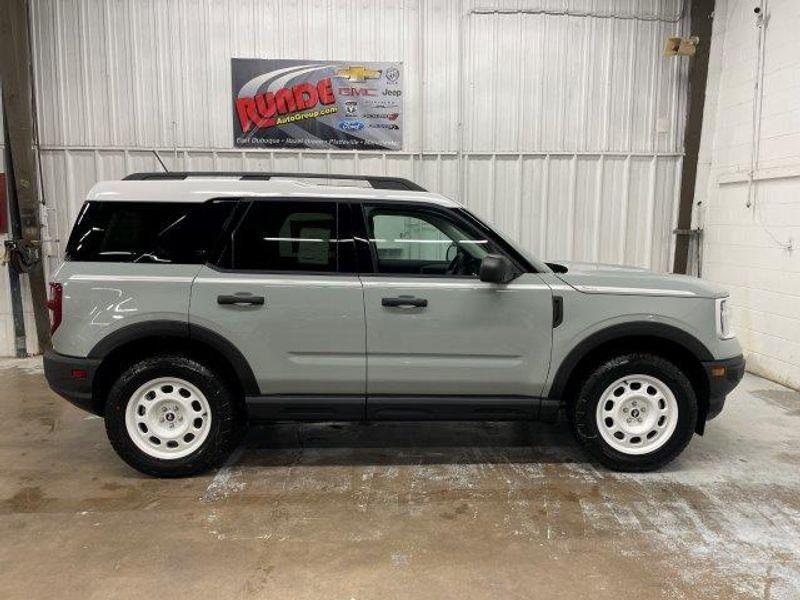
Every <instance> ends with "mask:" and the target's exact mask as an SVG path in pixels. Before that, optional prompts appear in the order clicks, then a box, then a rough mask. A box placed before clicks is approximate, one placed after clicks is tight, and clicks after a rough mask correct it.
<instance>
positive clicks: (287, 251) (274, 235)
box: [231, 201, 337, 272]
mask: <svg viewBox="0 0 800 600" xmlns="http://www.w3.org/2000/svg"><path fill="white" fill-rule="evenodd" d="M336 246H337V224H336V203H335V202H298V201H289V202H281V201H257V202H253V204H252V205H251V206H250V210H248V211H247V214H246V215H245V217H244V219H243V220H242V223H241V225H239V227H238V229H237V230H236V232H235V233H234V234H233V240H232V245H231V250H232V252H231V255H232V262H233V264H232V267H233V268H234V269H237V270H243V271H317V272H336V270H337V251H336Z"/></svg>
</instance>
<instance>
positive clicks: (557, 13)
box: [469, 0, 686, 23]
mask: <svg viewBox="0 0 800 600" xmlns="http://www.w3.org/2000/svg"><path fill="white" fill-rule="evenodd" d="M685 10H686V0H682V2H681V9H680V10H679V11H678V14H677V15H675V16H674V17H659V16H655V15H621V14H615V13H595V12H588V11H578V10H567V9H564V10H553V9H550V8H492V7H478V8H472V9H470V11H469V13H470V14H475V15H518V14H523V15H546V16H551V17H592V18H595V19H620V20H624V21H657V22H659V23H678V22H680V20H681V19H683V16H684V13H685Z"/></svg>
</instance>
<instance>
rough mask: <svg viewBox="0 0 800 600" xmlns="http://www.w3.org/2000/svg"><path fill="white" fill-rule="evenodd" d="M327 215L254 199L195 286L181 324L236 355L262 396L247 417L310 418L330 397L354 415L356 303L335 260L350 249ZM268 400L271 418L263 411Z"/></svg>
mask: <svg viewBox="0 0 800 600" xmlns="http://www.w3.org/2000/svg"><path fill="white" fill-rule="evenodd" d="M337 209H338V207H337V204H336V203H335V202H329V201H327V202H326V201H311V200H309V201H303V200H274V199H257V200H254V201H253V202H252V203H251V205H250V207H249V209H248V210H247V213H246V214H245V215H244V217H243V218H242V219H241V222H240V224H239V225H238V227H237V228H236V229H235V230H234V231H233V233H232V234H231V238H230V240H229V242H228V244H227V248H226V249H225V250H224V251H223V252H222V256H221V258H220V259H219V261H220V264H219V266H208V265H207V266H204V267H203V268H202V270H201V271H200V273H199V274H198V276H197V277H196V278H195V281H194V284H193V286H192V298H191V308H190V323H191V324H192V325H197V326H200V327H204V328H206V329H211V330H212V331H214V332H216V333H218V334H219V335H221V336H222V337H223V338H225V339H226V340H228V341H230V342H231V343H233V345H234V346H235V347H236V348H237V349H238V350H239V351H240V352H241V353H242V354H243V355H244V357H245V359H246V360H247V362H248V363H249V365H250V367H251V369H252V371H253V373H254V375H255V378H256V381H257V383H258V386H259V388H260V393H261V395H262V396H263V397H262V399H261V401H262V403H264V405H263V406H262V409H264V410H263V411H262V413H263V414H262V415H256V416H264V417H269V416H272V417H275V416H281V415H283V416H287V417H291V416H294V417H302V416H303V415H302V410H298V411H296V412H294V413H293V412H292V411H291V406H289V407H288V408H287V403H288V405H291V404H292V403H294V404H295V405H296V406H298V407H301V408H302V406H306V407H309V406H311V408H312V409H314V407H317V408H319V407H324V406H326V405H327V404H328V401H327V398H332V399H333V400H332V404H331V406H333V405H335V404H336V401H337V397H338V400H339V401H340V402H344V403H345V405H346V406H344V408H347V406H349V407H350V408H351V409H353V412H352V415H350V416H353V415H355V416H358V417H360V416H363V399H364V393H365V382H366V355H365V352H366V348H365V327H364V305H363V295H362V292H361V283H360V281H359V279H358V276H357V275H356V274H355V273H354V272H353V269H352V268H350V267H349V266H348V264H347V263H348V262H349V261H347V260H345V255H346V254H347V252H348V251H349V252H352V247H351V246H352V243H353V242H352V239H349V240H347V239H342V238H343V237H345V235H344V234H342V235H340V231H339V228H338V221H339V219H338V217H337ZM343 221H344V222H345V223H349V218H347V219H343ZM287 395H289V396H291V397H287ZM270 398H272V399H277V400H276V402H277V404H279V405H280V409H281V410H280V411H277V412H276V411H273V412H270V411H269V410H267V408H266V407H267V405H270V402H271V400H270ZM273 404H275V402H273ZM334 408H335V406H334ZM314 410H316V409H314ZM326 410H327V409H326ZM251 412H252V411H251ZM318 412H319V411H318ZM346 412H347V410H345V413H346ZM309 416H318V417H319V416H322V417H324V416H325V413H324V411H323V413H321V414H317V413H313V410H312V411H311V413H309ZM330 416H331V417H344V416H348V415H347V414H344V413H342V414H339V413H336V412H335V411H334V412H333V413H331V414H330Z"/></svg>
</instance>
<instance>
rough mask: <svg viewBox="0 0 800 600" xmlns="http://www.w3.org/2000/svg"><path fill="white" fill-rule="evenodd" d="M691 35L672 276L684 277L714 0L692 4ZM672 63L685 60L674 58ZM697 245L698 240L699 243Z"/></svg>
mask: <svg viewBox="0 0 800 600" xmlns="http://www.w3.org/2000/svg"><path fill="white" fill-rule="evenodd" d="M691 11H692V12H691V18H692V23H691V34H692V35H696V36H697V37H699V38H700V43H699V44H698V45H697V51H696V52H695V55H694V56H692V57H690V58H689V59H688V60H689V61H691V62H690V63H689V109H688V114H687V116H686V130H685V132H684V138H683V151H684V157H683V171H682V173H681V193H680V200H679V205H678V223H677V231H678V232H677V233H676V235H677V236H678V237H677V238H676V240H675V262H674V263H673V269H672V270H673V272H674V273H686V270H687V267H688V264H689V247H690V243H689V242H690V236H689V234H688V232H689V230H690V229H691V227H692V205H693V203H694V185H695V181H696V179H697V158H698V155H699V153H700V134H701V132H702V130H703V109H704V107H705V103H706V80H707V79H708V57H709V54H710V52H711V28H712V19H713V15H714V0H692V2H691ZM672 60H684V59H682V58H680V57H674V58H672ZM698 243H699V240H698Z"/></svg>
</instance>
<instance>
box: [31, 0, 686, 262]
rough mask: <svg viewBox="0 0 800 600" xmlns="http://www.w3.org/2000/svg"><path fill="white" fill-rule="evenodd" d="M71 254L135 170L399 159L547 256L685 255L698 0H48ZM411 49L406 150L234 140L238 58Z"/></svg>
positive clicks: (44, 55)
mask: <svg viewBox="0 0 800 600" xmlns="http://www.w3.org/2000/svg"><path fill="white" fill-rule="evenodd" d="M31 10H32V22H33V30H34V31H33V36H32V37H33V51H34V60H35V69H34V71H35V73H34V74H35V81H36V92H37V93H36V98H37V107H38V115H39V117H38V120H39V135H40V141H41V160H42V170H43V174H44V185H43V191H44V194H45V200H46V202H47V205H48V211H47V220H48V223H49V226H50V236H51V238H52V239H53V243H52V244H51V254H52V255H53V260H54V261H55V260H56V258H57V256H58V255H59V254H60V253H61V251H62V250H63V243H64V240H65V238H66V236H67V235H68V233H69V229H70V226H71V224H72V221H73V219H74V218H75V215H76V213H77V210H78V208H79V206H80V204H81V202H82V199H83V197H84V195H85V194H86V192H87V190H88V189H89V188H90V187H91V185H92V184H93V183H94V182H95V181H98V180H101V179H110V178H119V177H121V176H122V175H124V174H126V173H128V172H130V171H135V170H158V166H157V164H156V162H155V159H154V157H153V155H152V153H150V150H151V149H153V148H156V149H158V150H159V152H160V153H161V154H162V156H163V157H164V160H165V162H166V163H167V164H168V166H169V167H170V168H174V169H185V170H192V169H195V170H200V169H206V170H211V169H213V170H226V169H230V170H234V169H235V170H258V169H262V170H264V169H276V170H283V171H294V170H306V171H323V172H364V173H373V174H383V173H385V174H400V175H404V176H407V177H411V178H413V179H414V180H416V181H418V182H419V183H421V184H423V185H424V186H426V187H427V188H429V189H431V190H434V191H439V192H442V193H444V194H447V195H449V196H453V197H457V198H459V199H461V201H463V202H465V203H466V204H467V205H468V206H470V207H471V208H473V209H475V210H476V211H477V212H478V213H480V214H482V215H483V216H485V217H487V218H489V219H491V220H493V221H494V222H496V223H497V224H498V225H499V226H500V227H502V228H503V229H505V230H506V231H508V232H509V233H510V234H511V235H512V236H513V237H515V238H517V239H518V240H520V241H521V242H522V243H523V244H525V245H526V246H527V247H528V248H529V249H530V250H532V251H533V252H534V253H536V254H537V255H539V256H541V257H543V258H548V259H556V258H565V259H573V260H590V261H603V262H619V263H625V264H632V265H641V266H650V267H653V268H655V269H660V270H667V269H668V268H669V264H670V256H671V251H672V250H671V248H672V235H671V229H672V223H673V219H674V212H675V206H676V203H677V195H678V183H679V179H680V168H681V159H682V140H683V121H684V112H685V101H686V91H687V84H686V68H687V59H676V58H664V57H662V56H661V49H662V47H663V44H664V41H665V38H666V37H667V36H668V35H676V34H684V33H685V32H686V31H687V29H688V15H686V14H685V12H684V7H683V4H682V2H681V0H664V1H658V0H651V1H649V2H645V1H636V0H615V1H612V0H584V1H577V0H576V1H570V2H564V1H557V0H550V1H548V0H538V1H508V2H501V1H497V2H490V1H487V0H481V1H478V0H476V1H467V0H464V1H460V2H459V1H453V0H427V1H426V0H383V1H368V0H363V1H360V2H359V1H355V0H306V1H298V2H291V3H289V2H281V1H279V0H174V1H167V0H61V1H57V0H32V9H31ZM231 57H275V58H313V59H336V60H354V61H359V60H364V61H368V60H376V61H377V60H385V61H403V62H404V68H405V73H406V82H405V92H404V109H405V110H404V123H405V139H404V151H403V152H399V153H381V152H359V153H352V152H347V151H330V152H328V151H305V152H297V151H264V150H246V151H241V150H235V149H232V147H231V146H232V133H231V119H232V116H231V114H232V113H231V110H232V109H231V104H230V58H231Z"/></svg>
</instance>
